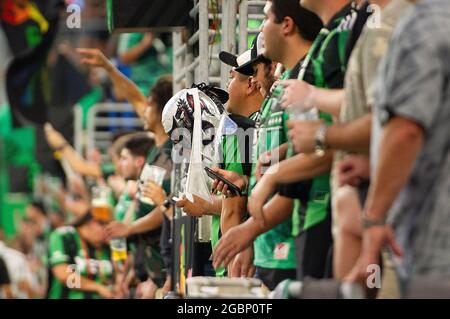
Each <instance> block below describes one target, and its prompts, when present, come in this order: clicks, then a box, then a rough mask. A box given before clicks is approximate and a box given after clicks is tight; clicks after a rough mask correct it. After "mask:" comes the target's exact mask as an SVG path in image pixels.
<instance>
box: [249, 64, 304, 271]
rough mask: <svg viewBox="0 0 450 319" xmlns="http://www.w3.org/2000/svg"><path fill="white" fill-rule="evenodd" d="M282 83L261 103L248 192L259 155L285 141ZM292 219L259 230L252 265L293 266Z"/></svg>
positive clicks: (294, 260)
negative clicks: (281, 99)
mask: <svg viewBox="0 0 450 319" xmlns="http://www.w3.org/2000/svg"><path fill="white" fill-rule="evenodd" d="M289 74H290V71H286V72H285V73H283V75H282V76H281V78H280V79H282V80H284V79H287V78H288V77H289ZM281 95H282V87H281V86H277V87H275V88H274V90H273V92H271V93H270V94H269V96H267V97H266V99H265V100H264V102H263V105H262V107H261V110H260V112H261V119H260V124H259V127H258V125H257V131H258V139H257V141H256V143H255V144H254V150H253V155H254V158H253V167H252V174H251V176H250V192H251V190H252V189H253V188H254V187H255V185H256V178H255V176H254V171H255V168H256V163H257V159H258V157H259V155H260V154H261V153H264V152H266V151H269V150H272V149H274V148H276V147H278V146H279V145H281V144H284V143H286V142H287V140H288V139H287V134H286V130H285V128H284V126H285V125H284V123H285V121H286V120H287V114H286V113H285V112H284V111H283V109H281V107H280V106H279V103H278V101H279V99H280V97H281ZM291 232H292V222H291V221H290V220H288V221H286V222H284V223H281V224H279V225H277V226H276V227H274V228H272V229H271V230H269V231H267V232H265V233H264V234H261V235H260V236H258V237H257V238H256V240H255V241H254V255H255V259H254V264H255V266H258V267H262V268H268V269H295V268H296V259H295V248H294V237H292V234H291Z"/></svg>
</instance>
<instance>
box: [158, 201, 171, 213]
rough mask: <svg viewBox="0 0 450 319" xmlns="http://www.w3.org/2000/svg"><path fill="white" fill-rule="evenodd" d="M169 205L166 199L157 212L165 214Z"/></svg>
mask: <svg viewBox="0 0 450 319" xmlns="http://www.w3.org/2000/svg"><path fill="white" fill-rule="evenodd" d="M170 205H171V202H170V199H168V198H167V199H166V200H165V201H164V203H162V204H161V205H159V210H160V211H161V213H165V212H166V211H167V210H168V209H169V207H170Z"/></svg>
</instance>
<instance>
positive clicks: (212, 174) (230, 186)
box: [205, 167, 242, 196]
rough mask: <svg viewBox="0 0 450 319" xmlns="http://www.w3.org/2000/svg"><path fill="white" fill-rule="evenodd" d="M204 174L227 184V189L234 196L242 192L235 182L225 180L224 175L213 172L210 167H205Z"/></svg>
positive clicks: (240, 194)
mask: <svg viewBox="0 0 450 319" xmlns="http://www.w3.org/2000/svg"><path fill="white" fill-rule="evenodd" d="M205 171H206V174H207V175H208V176H209V177H210V178H212V179H217V180H219V181H221V182H223V183H224V184H225V185H227V186H228V190H229V191H230V192H231V193H232V194H233V195H234V196H242V192H241V190H240V189H239V187H237V186H236V185H235V184H233V183H232V182H230V181H229V180H227V179H226V178H225V177H222V176H221V175H219V174H217V173H216V172H214V171H213V170H212V169H211V168H209V167H205Z"/></svg>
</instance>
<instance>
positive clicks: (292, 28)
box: [215, 1, 322, 289]
mask: <svg viewBox="0 0 450 319" xmlns="http://www.w3.org/2000/svg"><path fill="white" fill-rule="evenodd" d="M275 12H276V14H277V15H276V16H275ZM265 13H266V16H267V19H266V21H265V23H264V26H263V34H264V41H265V45H264V48H265V52H266V53H265V56H268V57H270V58H273V60H275V61H278V62H281V63H283V65H284V66H285V68H286V69H287V71H286V72H285V73H284V74H283V76H282V79H283V78H288V77H290V76H291V73H293V74H294V76H297V73H299V69H300V68H299V66H300V64H299V61H301V60H302V59H303V58H304V57H305V55H306V53H307V52H308V50H309V48H310V46H311V43H312V41H313V40H314V38H315V37H316V35H317V33H318V32H319V30H320V28H321V27H322V24H321V22H320V20H319V18H318V17H317V16H316V15H314V14H313V13H312V12H310V11H307V10H305V9H303V8H301V7H300V6H299V4H298V1H284V2H280V1H268V2H267V5H266V8H265ZM266 37H268V38H269V42H268V43H271V44H274V43H275V42H276V41H280V40H282V41H283V43H278V44H277V47H278V54H270V51H269V47H268V46H267V39H266ZM271 49H272V50H273V49H274V48H271ZM280 50H281V51H282V52H281V53H280ZM267 51H269V52H267ZM276 52H277V51H276ZM267 53H268V54H267ZM281 95H282V88H281V87H280V86H276V87H275V88H274V90H271V93H270V95H269V96H268V97H267V98H266V100H265V101H264V103H263V106H262V108H261V111H260V112H261V119H260V121H259V126H258V128H259V129H258V140H257V144H256V149H255V151H254V155H255V161H254V167H253V172H254V175H253V176H252V177H251V179H250V189H251V194H252V195H251V196H252V197H253V192H254V190H255V189H258V185H259V182H258V184H257V177H256V174H259V172H257V171H258V170H259V166H258V165H256V163H257V161H256V159H258V158H259V156H260V155H261V154H264V153H266V152H267V151H274V153H275V150H276V149H278V147H280V145H282V144H284V143H286V142H287V134H286V130H285V127H284V126H285V124H284V123H285V121H286V119H287V115H286V114H285V112H284V111H283V110H282V109H281V107H280V105H279V103H278V102H279V99H280V97H281ZM251 204H252V203H251V201H249V207H251ZM268 206H269V207H268V210H269V211H271V215H274V216H275V215H276V216H275V218H276V219H278V222H277V223H276V224H273V225H272V226H273V227H265V226H261V225H260V223H258V222H256V221H255V219H254V218H250V219H249V220H247V222H245V223H244V224H242V225H240V226H239V227H236V228H235V229H234V230H233V232H231V231H230V233H232V234H233V235H232V236H230V237H228V238H227V239H225V240H224V241H223V242H222V243H221V244H222V250H219V249H218V250H219V251H218V252H217V253H216V254H215V265H216V266H217V265H219V264H220V263H221V261H222V260H223V259H225V263H228V262H229V258H230V256H231V255H232V254H233V253H231V254H230V251H229V247H230V246H231V245H228V244H227V241H235V240H236V241H240V240H241V238H245V240H244V241H245V243H244V244H243V245H244V246H247V245H248V242H249V241H251V240H253V239H254V238H255V237H257V238H256V240H255V243H254V246H255V254H256V251H259V252H260V256H259V259H258V258H255V264H256V265H258V266H259V267H260V268H261V269H260V273H259V276H260V277H261V278H263V281H264V282H265V283H266V282H267V283H270V284H269V285H268V287H269V288H270V289H274V288H275V286H276V285H277V284H278V283H279V282H281V281H282V280H284V279H288V278H295V269H296V261H295V249H294V237H293V236H292V234H291V232H292V229H291V221H290V220H289V219H288V216H289V215H290V213H291V211H292V199H290V198H289V197H286V196H280V195H275V196H274V197H273V198H272V199H271V200H270V201H269V203H268ZM281 221H284V222H282V223H281ZM272 228H273V229H272ZM240 234H245V235H244V236H241V235H240ZM258 235H259V236H258ZM233 237H234V238H235V240H234V239H232V238H233ZM244 241H243V242H244ZM243 242H242V243H243ZM227 255H228V256H227ZM266 285H267V284H266Z"/></svg>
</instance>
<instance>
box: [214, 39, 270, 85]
mask: <svg viewBox="0 0 450 319" xmlns="http://www.w3.org/2000/svg"><path fill="white" fill-rule="evenodd" d="M262 50H263V37H262V33H258V34H257V35H256V37H255V39H254V40H253V43H252V47H251V48H250V50H247V51H245V52H244V53H242V54H241V55H239V56H236V55H234V54H231V53H229V52H225V51H222V52H220V53H219V59H220V61H222V62H223V63H225V64H228V65H230V66H232V67H233V68H234V69H235V70H236V71H237V72H239V73H242V74H244V75H247V76H251V75H253V65H254V64H255V63H257V62H260V61H262V60H264V59H267V58H265V57H264V56H263V55H262Z"/></svg>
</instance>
